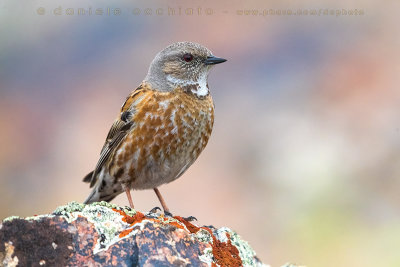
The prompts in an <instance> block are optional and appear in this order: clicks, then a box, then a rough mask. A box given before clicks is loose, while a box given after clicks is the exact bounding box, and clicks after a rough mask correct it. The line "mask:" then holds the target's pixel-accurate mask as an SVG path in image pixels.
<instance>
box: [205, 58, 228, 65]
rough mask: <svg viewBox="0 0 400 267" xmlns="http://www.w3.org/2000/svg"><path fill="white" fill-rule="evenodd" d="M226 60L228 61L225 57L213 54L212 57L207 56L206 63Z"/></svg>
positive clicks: (211, 63) (212, 63)
mask: <svg viewBox="0 0 400 267" xmlns="http://www.w3.org/2000/svg"><path fill="white" fill-rule="evenodd" d="M225 61H226V59H224V58H220V57H214V56H211V57H207V59H206V61H205V64H206V65H215V64H219V63H222V62H225Z"/></svg>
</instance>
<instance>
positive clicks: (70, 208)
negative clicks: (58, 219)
mask: <svg viewBox="0 0 400 267" xmlns="http://www.w3.org/2000/svg"><path fill="white" fill-rule="evenodd" d="M84 207H85V204H81V203H78V202H76V201H72V202H69V203H68V204H67V205H64V206H59V207H58V208H57V209H56V210H55V211H54V212H53V214H57V215H59V214H63V215H64V214H67V213H72V212H79V211H82V210H83V208H84Z"/></svg>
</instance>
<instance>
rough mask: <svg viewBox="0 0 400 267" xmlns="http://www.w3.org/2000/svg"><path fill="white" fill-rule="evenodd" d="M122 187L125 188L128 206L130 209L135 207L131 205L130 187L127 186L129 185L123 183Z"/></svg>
mask: <svg viewBox="0 0 400 267" xmlns="http://www.w3.org/2000/svg"><path fill="white" fill-rule="evenodd" d="M123 188H124V189H125V193H126V196H127V197H128V201H129V206H131V209H135V207H134V206H133V201H132V196H131V189H130V188H129V186H125V185H124V186H123Z"/></svg>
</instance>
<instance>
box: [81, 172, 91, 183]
mask: <svg viewBox="0 0 400 267" xmlns="http://www.w3.org/2000/svg"><path fill="white" fill-rule="evenodd" d="M92 177H93V171H91V172H89V173H88V174H87V175H86V176H85V177H83V180H82V181H84V182H85V183H90V182H91V181H92ZM90 187H92V186H90Z"/></svg>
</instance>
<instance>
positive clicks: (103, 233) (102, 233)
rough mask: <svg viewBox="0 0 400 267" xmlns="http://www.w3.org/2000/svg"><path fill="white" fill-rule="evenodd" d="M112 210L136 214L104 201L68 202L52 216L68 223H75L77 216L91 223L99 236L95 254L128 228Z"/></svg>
mask: <svg viewBox="0 0 400 267" xmlns="http://www.w3.org/2000/svg"><path fill="white" fill-rule="evenodd" d="M113 209H117V210H121V211H123V212H124V213H126V214H127V215H128V216H133V215H135V214H136V211H135V210H131V209H129V208H128V207H125V208H123V207H119V206H117V205H115V204H111V203H108V202H105V201H101V202H95V203H92V204H88V205H85V204H81V203H77V202H70V203H68V204H67V205H65V206H60V207H58V208H57V209H56V210H55V211H54V213H53V214H54V215H56V216H62V217H64V218H65V219H66V220H67V221H68V222H69V223H70V222H72V221H75V220H76V219H77V218H78V217H79V216H81V217H84V218H86V219H87V220H88V221H89V222H91V223H93V225H94V228H95V229H96V231H97V232H98V234H99V241H98V243H97V244H96V247H95V249H94V252H95V253H97V252H99V251H101V250H106V249H108V247H109V246H110V245H112V244H114V243H115V242H117V241H118V240H119V239H120V238H119V233H120V232H121V231H123V230H125V229H126V228H127V227H128V226H129V225H128V224H127V223H125V222H123V221H122V216H121V215H120V214H119V213H118V212H116V211H115V210H113Z"/></svg>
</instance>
